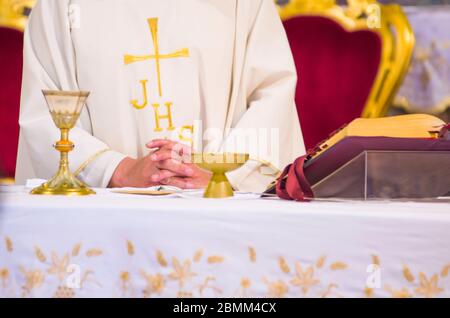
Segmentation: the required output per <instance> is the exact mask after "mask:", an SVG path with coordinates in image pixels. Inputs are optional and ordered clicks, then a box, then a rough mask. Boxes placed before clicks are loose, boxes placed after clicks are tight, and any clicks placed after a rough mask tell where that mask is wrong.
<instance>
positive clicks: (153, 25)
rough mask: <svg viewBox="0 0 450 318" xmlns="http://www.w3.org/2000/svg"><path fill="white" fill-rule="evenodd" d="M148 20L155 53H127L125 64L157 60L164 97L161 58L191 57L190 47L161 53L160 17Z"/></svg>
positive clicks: (159, 85) (157, 70)
mask: <svg viewBox="0 0 450 318" xmlns="http://www.w3.org/2000/svg"><path fill="white" fill-rule="evenodd" d="M147 22H148V25H149V26H150V31H151V33H152V39H153V49H154V51H155V54H150V55H141V56H134V55H125V56H124V62H125V65H128V64H131V63H135V62H142V61H146V60H155V64H156V74H157V76H158V92H159V96H160V97H162V85H161V67H160V60H161V59H173V58H179V57H189V49H186V48H184V49H181V50H178V51H175V52H173V53H168V54H160V53H159V42H158V18H150V19H148V20H147Z"/></svg>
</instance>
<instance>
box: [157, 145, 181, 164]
mask: <svg viewBox="0 0 450 318" xmlns="http://www.w3.org/2000/svg"><path fill="white" fill-rule="evenodd" d="M169 159H173V160H177V161H182V157H181V156H180V155H179V154H178V153H176V152H175V151H173V150H167V149H165V148H163V149H160V150H158V151H155V152H154V153H152V154H151V155H150V160H151V161H164V160H169Z"/></svg>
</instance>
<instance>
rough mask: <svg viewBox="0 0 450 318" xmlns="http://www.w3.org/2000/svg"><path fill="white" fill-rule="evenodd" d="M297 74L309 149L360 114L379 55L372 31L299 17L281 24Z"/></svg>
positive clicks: (320, 18)
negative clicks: (347, 27)
mask: <svg viewBox="0 0 450 318" xmlns="http://www.w3.org/2000/svg"><path fill="white" fill-rule="evenodd" d="M284 26H285V29H286V32H287V35H288V38H289V42H290V45H291V48H292V52H293V55H294V59H295V64H296V66H297V71H298V74H299V84H298V86H297V92H296V102H297V109H298V113H299V118H300V123H301V125H302V131H303V136H304V139H305V144H306V147H307V148H308V149H311V148H313V147H314V146H315V145H317V144H318V143H319V142H320V141H322V140H324V139H326V138H327V136H328V135H329V134H330V133H331V132H333V131H335V130H336V129H338V128H339V127H341V126H342V125H344V124H346V123H349V122H351V121H352V120H353V119H356V118H358V117H361V113H362V111H363V109H364V106H365V104H366V101H367V98H368V96H369V93H370V90H371V88H372V86H373V83H374V80H375V77H376V74H377V72H378V67H379V64H380V56H381V45H382V44H381V39H380V37H379V36H378V34H376V33H375V32H371V31H357V32H347V31H346V30H345V29H343V28H342V27H341V26H340V25H339V24H338V23H336V22H334V21H333V20H331V19H328V18H324V17H318V16H300V17H295V18H292V19H289V20H287V21H285V22H284Z"/></svg>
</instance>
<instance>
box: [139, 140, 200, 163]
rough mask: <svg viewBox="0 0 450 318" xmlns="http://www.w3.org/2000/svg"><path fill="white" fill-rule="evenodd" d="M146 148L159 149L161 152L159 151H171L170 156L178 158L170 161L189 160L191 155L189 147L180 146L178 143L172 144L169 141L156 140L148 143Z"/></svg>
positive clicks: (172, 142)
mask: <svg viewBox="0 0 450 318" xmlns="http://www.w3.org/2000/svg"><path fill="white" fill-rule="evenodd" d="M146 146H147V148H149V149H156V148H158V149H159V150H158V151H161V150H166V151H172V154H173V155H174V157H175V156H178V157H177V158H172V159H178V160H180V161H182V159H189V158H190V155H191V147H189V146H187V145H185V144H182V143H180V142H174V141H171V140H166V139H156V140H153V141H151V142H149V143H148V144H147V145H146ZM158 151H157V152H158ZM155 153H156V152H155ZM163 160H164V159H163Z"/></svg>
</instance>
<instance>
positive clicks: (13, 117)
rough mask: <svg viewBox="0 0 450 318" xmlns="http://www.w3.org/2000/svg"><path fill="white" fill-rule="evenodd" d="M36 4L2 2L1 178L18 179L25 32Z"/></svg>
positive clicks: (32, 0)
mask: <svg viewBox="0 0 450 318" xmlns="http://www.w3.org/2000/svg"><path fill="white" fill-rule="evenodd" d="M34 3H35V0H3V1H0V130H1V131H0V147H1V148H0V178H1V179H2V182H3V180H4V179H3V178H11V179H12V178H14V174H15V168H16V157H17V146H18V140H19V108H20V91H21V85H22V59H23V57H22V51H23V29H24V26H25V23H26V20H27V16H28V15H29V13H30V11H31V8H32V6H33V5H34Z"/></svg>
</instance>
